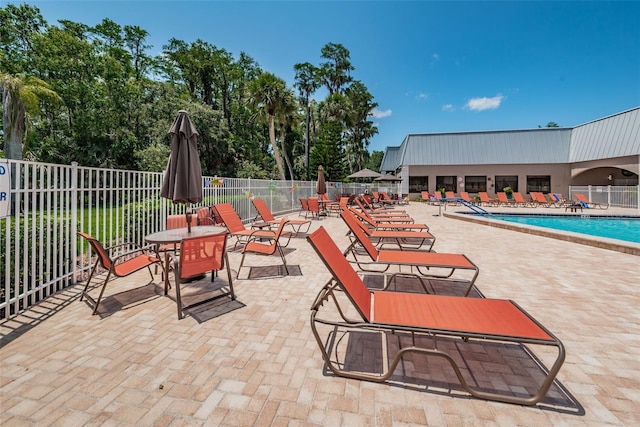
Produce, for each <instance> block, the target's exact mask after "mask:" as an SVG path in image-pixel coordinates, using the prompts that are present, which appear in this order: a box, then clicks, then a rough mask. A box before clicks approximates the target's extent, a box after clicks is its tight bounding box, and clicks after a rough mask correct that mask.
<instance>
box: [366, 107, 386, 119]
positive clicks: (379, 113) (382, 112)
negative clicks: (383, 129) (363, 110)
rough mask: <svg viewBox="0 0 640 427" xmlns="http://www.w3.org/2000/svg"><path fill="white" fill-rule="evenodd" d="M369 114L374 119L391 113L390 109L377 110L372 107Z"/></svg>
mask: <svg viewBox="0 0 640 427" xmlns="http://www.w3.org/2000/svg"><path fill="white" fill-rule="evenodd" d="M369 115H370V116H372V117H374V118H376V119H383V118H385V117H389V116H390V115H391V110H378V109H377V108H374V109H373V110H372V111H371V113H369Z"/></svg>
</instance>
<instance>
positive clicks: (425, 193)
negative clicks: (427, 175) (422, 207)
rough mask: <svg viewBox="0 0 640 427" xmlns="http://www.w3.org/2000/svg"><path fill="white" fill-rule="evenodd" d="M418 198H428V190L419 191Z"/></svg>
mask: <svg viewBox="0 0 640 427" xmlns="http://www.w3.org/2000/svg"><path fill="white" fill-rule="evenodd" d="M420 198H421V199H422V200H429V192H428V191H421V192H420Z"/></svg>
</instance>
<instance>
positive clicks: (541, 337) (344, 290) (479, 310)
mask: <svg viewBox="0 0 640 427" xmlns="http://www.w3.org/2000/svg"><path fill="white" fill-rule="evenodd" d="M307 240H308V241H309V243H310V244H311V246H312V247H313V248H314V249H315V251H316V253H317V254H318V256H319V257H320V259H321V260H322V261H323V262H324V264H325V266H326V267H327V269H328V270H329V271H330V273H331V279H330V280H329V281H328V282H327V283H326V285H324V286H323V287H322V289H321V290H320V292H319V293H318V296H317V297H316V299H315V300H314V302H313V305H312V306H311V330H312V332H313V336H314V337H315V339H316V342H317V344H318V347H319V349H320V352H321V353H322V358H323V360H324V362H325V364H326V367H327V368H328V369H329V370H331V372H333V374H335V375H337V376H340V377H346V378H353V379H357V380H366V381H374V382H385V381H387V380H389V379H390V378H391V377H392V376H393V375H394V373H395V371H396V368H397V367H398V364H399V363H400V362H401V361H403V360H404V356H405V355H407V356H412V355H413V360H416V359H415V358H416V357H418V355H424V356H425V358H427V357H429V358H430V357H442V358H443V359H445V360H447V361H448V362H449V363H450V364H451V366H452V368H453V370H454V372H455V373H456V376H457V378H458V380H459V382H460V384H461V386H462V387H463V388H464V390H466V391H467V392H468V393H469V394H471V395H472V396H474V397H477V398H480V399H487V400H495V401H499V402H506V403H514V404H518V405H535V404H536V403H538V402H540V401H541V400H542V399H543V398H544V397H545V396H546V394H547V392H548V391H549V389H550V387H551V386H552V385H553V383H554V380H555V377H556V375H557V374H558V371H559V370H560V367H561V366H562V364H563V362H564V359H565V350H564V346H563V344H562V342H561V341H560V340H559V339H558V338H556V337H555V336H554V335H553V334H552V333H551V332H550V331H549V330H548V329H546V328H545V327H544V326H542V324H540V322H538V321H537V320H535V319H534V318H533V317H532V316H531V315H529V314H528V313H527V312H525V311H524V310H523V309H522V308H521V307H520V306H518V305H517V304H516V303H515V302H513V301H510V300H501V299H486V298H464V297H455V296H445V295H427V294H420V293H408V292H389V291H376V292H371V291H370V290H369V289H368V288H367V287H366V286H365V284H364V283H363V281H362V279H361V278H360V277H359V276H358V274H357V273H356V272H355V271H354V269H353V268H352V267H351V265H350V264H349V263H348V262H347V260H346V259H345V257H344V256H343V255H342V253H340V250H339V249H338V247H337V246H336V244H335V242H334V241H333V240H332V239H331V237H330V236H329V234H328V233H327V232H326V230H325V229H324V227H320V228H319V229H318V230H316V231H314V232H313V233H312V234H311V235H310V236H308V237H307ZM399 307H401V308H402V309H398V308H399ZM354 310H355V311H354ZM347 313H350V314H349V315H348V314H347ZM354 316H355V317H354ZM364 334H367V335H372V336H376V335H375V334H382V336H380V337H379V338H377V340H376V341H375V342H377V343H379V346H380V348H375V347H374V348H368V349H367V350H366V351H370V352H376V353H378V352H379V353H380V354H383V355H384V357H382V360H383V362H382V364H381V365H376V370H375V371H373V372H367V371H365V370H363V369H360V370H358V371H355V370H352V369H350V368H349V364H348V363H346V358H347V357H348V356H349V355H353V351H355V350H352V349H351V348H352V347H351V346H352V345H353V343H354V341H352V340H357V338H358V337H360V338H362V337H363V335H364ZM390 336H393V337H394V339H395V340H396V342H400V346H399V349H398V350H397V351H396V352H393V351H391V350H390V349H389V348H387V346H386V345H385V344H386V343H387V342H388V341H387V340H388V339H389V337H390ZM336 337H340V339H339V340H338V339H336ZM352 337H353V338H352ZM401 337H404V338H406V339H405V340H403V341H399V340H400V339H401ZM439 340H440V341H439ZM442 340H454V342H456V341H458V340H459V342H460V344H459V345H465V344H466V343H469V344H475V343H477V344H478V345H480V346H481V345H483V343H487V342H489V343H496V344H497V343H514V344H518V345H521V346H523V347H524V346H525V345H526V347H527V349H526V350H527V352H529V351H531V350H530V349H529V348H530V347H533V346H551V347H555V348H556V349H557V352H558V356H557V358H556V360H555V362H554V363H553V366H552V367H551V369H549V370H548V371H545V373H546V376H545V378H544V380H543V381H542V383H541V384H540V385H539V387H538V389H537V390H534V394H532V395H523V394H522V392H521V391H518V392H516V393H509V392H508V391H498V390H496V391H493V390H488V389H487V388H486V386H482V388H481V389H478V388H475V387H473V386H472V385H471V384H470V383H469V382H467V378H470V376H471V379H470V381H473V379H472V377H473V375H474V374H473V372H474V368H476V366H475V365H466V364H465V363H464V360H462V361H460V360H459V357H455V356H457V354H450V353H448V351H450V350H448V347H447V346H446V345H440V346H438V343H439V342H441V341H442ZM402 343H407V344H405V345H403V344H402ZM338 347H340V349H338ZM339 350H340V351H339ZM342 350H345V351H342ZM490 361H491V355H490V354H487V362H490ZM459 363H461V364H462V366H459ZM357 366H361V365H357ZM422 366H427V367H428V366H429V365H428V364H422ZM479 368H480V369H481V370H484V367H483V366H479ZM463 371H465V374H463ZM468 371H470V372H469V373H468V374H467V372H468ZM517 375H518V374H517V373H513V374H511V375H510V376H509V377H516V376H517ZM513 387H514V388H516V389H518V390H525V389H524V388H523V387H522V385H521V384H514V385H513ZM506 390H510V388H509V387H507V388H506Z"/></svg>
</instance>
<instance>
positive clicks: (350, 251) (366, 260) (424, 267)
mask: <svg viewBox="0 0 640 427" xmlns="http://www.w3.org/2000/svg"><path fill="white" fill-rule="evenodd" d="M340 216H341V217H342V219H343V220H344V222H345V223H346V224H347V226H348V227H349V230H350V231H351V232H352V233H353V235H354V237H355V240H354V241H352V243H351V245H349V247H348V248H347V249H345V251H344V255H345V257H346V258H347V259H348V258H349V257H351V258H352V261H351V260H349V262H353V263H354V264H356V265H357V266H358V268H359V269H360V270H361V271H366V272H371V273H385V272H386V271H387V270H388V269H389V267H391V266H392V265H396V266H398V273H393V274H392V275H391V276H390V277H388V278H387V284H390V283H392V282H393V280H394V279H395V278H396V277H399V276H411V277H415V278H417V279H418V280H420V284H421V285H422V288H423V289H424V291H425V292H427V293H429V290H428V289H427V286H426V284H425V282H424V280H423V278H427V279H429V278H432V279H448V280H454V279H451V277H452V276H453V274H454V273H456V272H457V271H460V270H463V271H472V272H473V277H472V278H471V279H470V280H465V281H464V282H465V283H468V285H467V289H466V291H465V293H464V296H468V295H469V293H470V292H471V290H472V289H473V284H474V283H475V281H476V278H477V277H478V273H479V272H480V270H479V268H478V267H477V266H476V265H475V264H474V263H472V262H471V260H470V259H469V258H467V257H466V256H465V255H463V254H447V253H436V252H430V251H417V250H411V251H408V250H407V251H403V250H389V249H381V250H378V249H377V248H376V247H375V246H374V245H373V243H371V241H370V240H369V239H368V238H367V235H366V234H365V233H364V232H363V231H362V229H361V228H360V226H359V225H358V222H357V221H358V220H357V219H356V218H355V217H354V216H353V215H351V214H350V213H349V212H347V211H345V212H342V214H340ZM358 244H359V245H360V246H362V248H364V251H365V253H362V251H361V250H358V249H359V248H358V247H357V245H358ZM403 266H404V267H409V272H406V271H402V267H403ZM414 271H415V272H417V273H414ZM456 282H461V280H459V279H456ZM432 291H433V287H432Z"/></svg>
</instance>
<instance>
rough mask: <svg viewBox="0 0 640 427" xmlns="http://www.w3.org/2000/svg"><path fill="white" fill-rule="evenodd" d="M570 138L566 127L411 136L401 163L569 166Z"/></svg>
mask: <svg viewBox="0 0 640 427" xmlns="http://www.w3.org/2000/svg"><path fill="white" fill-rule="evenodd" d="M570 138H571V129H566V128H544V129H531V130H511V131H483V132H460V133H446V134H416V135H409V136H408V137H407V138H406V139H405V143H404V144H403V145H404V152H403V154H402V164H403V165H479V164H520V163H522V164H530V163H567V161H568V157H569V141H570Z"/></svg>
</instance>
